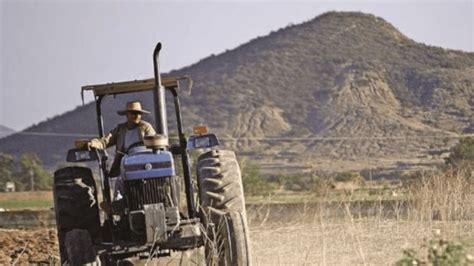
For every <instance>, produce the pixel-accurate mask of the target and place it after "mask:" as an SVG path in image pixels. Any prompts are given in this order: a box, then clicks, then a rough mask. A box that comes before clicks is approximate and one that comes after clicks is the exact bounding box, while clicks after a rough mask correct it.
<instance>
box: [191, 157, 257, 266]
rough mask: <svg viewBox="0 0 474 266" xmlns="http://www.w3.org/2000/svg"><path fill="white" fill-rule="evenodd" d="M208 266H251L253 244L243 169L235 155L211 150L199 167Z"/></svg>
mask: <svg viewBox="0 0 474 266" xmlns="http://www.w3.org/2000/svg"><path fill="white" fill-rule="evenodd" d="M197 172H198V173H197V176H198V188H199V203H200V213H201V218H202V220H203V222H204V225H205V228H206V234H207V237H206V239H207V240H206V241H205V257H206V263H207V264H208V265H232V266H233V265H250V263H251V256H250V241H249V234H248V225H247V215H246V211H245V200H244V193H243V187H242V178H241V174H240V167H239V164H238V162H237V159H236V157H235V153H234V152H232V151H227V150H212V151H209V152H206V153H204V154H202V155H201V156H199V158H198V165H197Z"/></svg>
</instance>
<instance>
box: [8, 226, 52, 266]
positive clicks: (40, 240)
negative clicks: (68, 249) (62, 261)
mask: <svg viewBox="0 0 474 266" xmlns="http://www.w3.org/2000/svg"><path fill="white" fill-rule="evenodd" d="M57 241H58V239H57V235H56V229H55V228H41V229H34V230H17V229H0V247H1V249H0V265H10V264H16V265H25V264H29V263H36V264H50V263H54V262H55V261H58V256H59V247H58V244H57Z"/></svg>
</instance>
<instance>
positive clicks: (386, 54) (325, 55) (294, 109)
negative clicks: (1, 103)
mask: <svg viewBox="0 0 474 266" xmlns="http://www.w3.org/2000/svg"><path fill="white" fill-rule="evenodd" d="M165 45H166V44H165ZM165 47H166V46H165ZM168 74H170V75H181V74H189V75H191V76H192V77H193V79H194V89H193V90H192V94H191V95H188V94H187V93H186V92H185V93H183V94H182V106H183V107H184V121H185V124H186V125H187V130H190V127H191V126H192V125H193V124H198V123H207V124H208V125H209V126H210V128H211V129H212V130H213V131H214V132H216V133H218V134H219V135H220V136H221V137H222V138H223V139H224V143H225V145H226V146H229V147H231V148H233V149H235V150H237V151H238V153H239V154H240V155H241V156H243V157H248V158H249V159H251V160H255V161H256V162H257V163H259V164H260V165H262V167H263V168H264V170H265V171H268V172H276V171H278V173H284V172H287V173H293V172H311V171H316V170H331V171H332V170H337V171H346V170H361V169H368V168H370V169H374V168H393V169H404V168H407V167H408V168H413V167H425V166H429V165H432V164H433V163H437V162H440V157H439V155H440V154H442V153H443V152H444V151H445V150H446V149H447V148H449V147H450V146H451V145H452V144H453V143H455V142H456V140H457V139H456V137H457V136H458V134H464V133H472V132H473V131H474V85H473V81H474V54H473V53H466V52H461V51H454V50H446V49H442V48H438V47H432V46H428V45H425V44H420V43H417V42H415V41H414V40H411V39H409V38H408V37H406V36H405V35H403V34H402V33H400V32H399V31H398V30H397V29H396V28H394V27H393V26H392V25H391V24H390V23H388V22H387V21H385V20H384V19H382V18H379V17H375V16H372V15H368V14H362V13H354V12H330V13H326V14H323V15H321V16H318V17H316V18H315V19H313V20H310V21H308V22H305V23H302V24H299V25H292V26H288V27H286V28H283V29H280V30H278V31H276V32H271V33H270V34H269V35H267V36H264V37H259V38H256V39H254V40H251V41H250V42H248V43H246V44H244V45H241V46H239V47H237V48H236V49H233V50H231V51H227V52H225V53H222V54H219V55H211V56H209V57H207V58H205V59H203V60H201V61H199V62H197V63H196V64H193V65H191V66H189V67H185V68H183V69H180V70H176V71H172V72H171V73H168ZM137 78H139V77H137ZM105 82H108V81H104V83H105ZM129 99H131V98H130V97H128V98H125V97H117V98H116V99H113V98H110V99H107V100H106V102H105V103H104V108H105V110H106V111H105V113H106V115H105V117H106V121H108V122H107V123H106V128H107V129H111V128H112V127H113V126H114V125H115V124H116V123H117V122H119V121H120V119H122V118H120V117H118V116H117V115H116V113H115V111H116V110H117V109H121V108H122V107H123V106H124V104H125V102H126V101H127V100H129ZM133 99H140V100H142V101H143V102H144V103H145V106H147V108H148V109H151V108H152V102H151V99H150V97H147V96H146V95H138V96H133ZM170 103H171V102H170ZM171 107H172V106H168V109H169V111H168V113H169V114H173V112H172V109H171ZM171 122H172V121H171ZM172 125H173V124H172V123H171V124H170V126H172ZM26 131H34V132H46V133H48V134H47V135H43V136H33V135H12V136H10V137H7V138H5V139H2V140H0V151H2V152H9V153H17V154H18V153H21V152H24V151H32V152H36V153H38V154H40V156H41V158H43V160H44V162H45V163H46V164H47V166H49V167H54V166H55V165H56V164H58V163H60V162H61V161H62V160H64V154H65V152H66V149H67V148H68V147H70V146H71V143H72V142H73V140H74V138H75V137H74V136H69V135H67V134H77V133H81V134H97V133H96V132H97V126H96V123H95V108H94V105H93V104H87V105H85V106H81V107H78V108H76V109H75V110H73V111H70V112H67V113H65V114H62V115H60V116H57V117H54V118H52V119H49V120H47V121H43V122H41V123H39V124H38V125H35V126H33V127H31V128H29V129H27V130H26ZM56 133H62V135H55V134H56Z"/></svg>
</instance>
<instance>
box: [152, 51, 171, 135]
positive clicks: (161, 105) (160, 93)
mask: <svg viewBox="0 0 474 266" xmlns="http://www.w3.org/2000/svg"><path fill="white" fill-rule="evenodd" d="M160 50H161V43H160V42H159V43H158V44H157V45H156V47H155V51H154V52H153V66H154V70H155V89H154V90H153V100H154V104H155V108H154V109H155V124H156V133H157V134H162V135H165V136H168V120H167V116H166V103H165V88H164V87H163V86H162V85H161V76H160V63H159V57H160Z"/></svg>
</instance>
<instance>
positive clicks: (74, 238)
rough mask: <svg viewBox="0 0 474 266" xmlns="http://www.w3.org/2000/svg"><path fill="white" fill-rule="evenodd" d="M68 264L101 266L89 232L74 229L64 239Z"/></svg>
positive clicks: (73, 265) (72, 265)
mask: <svg viewBox="0 0 474 266" xmlns="http://www.w3.org/2000/svg"><path fill="white" fill-rule="evenodd" d="M64 246H65V249H66V253H67V257H68V260H67V262H68V264H69V265H71V266H82V265H90V266H94V265H101V263H100V260H99V259H98V257H97V254H96V252H95V250H94V246H93V244H92V239H91V236H90V235H89V232H88V231H87V230H82V229H73V230H71V231H69V232H67V233H66V236H65V238H64Z"/></svg>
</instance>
